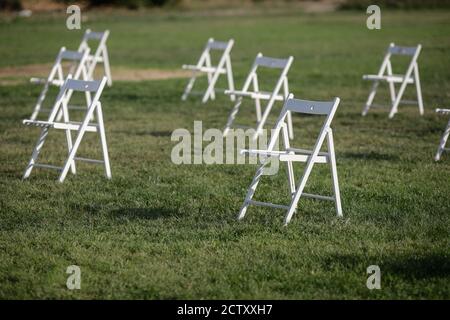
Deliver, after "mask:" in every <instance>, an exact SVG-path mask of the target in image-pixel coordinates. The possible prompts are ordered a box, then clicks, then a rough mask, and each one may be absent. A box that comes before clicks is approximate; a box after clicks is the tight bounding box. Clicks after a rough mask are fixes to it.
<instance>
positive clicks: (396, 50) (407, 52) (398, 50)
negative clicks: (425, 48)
mask: <svg viewBox="0 0 450 320" xmlns="http://www.w3.org/2000/svg"><path fill="white" fill-rule="evenodd" d="M420 49H421V45H420V44H419V45H418V46H417V47H401V46H396V45H395V44H394V43H391V44H390V46H389V49H388V51H389V53H390V54H393V55H403V56H414V55H415V54H416V52H417V51H420Z"/></svg>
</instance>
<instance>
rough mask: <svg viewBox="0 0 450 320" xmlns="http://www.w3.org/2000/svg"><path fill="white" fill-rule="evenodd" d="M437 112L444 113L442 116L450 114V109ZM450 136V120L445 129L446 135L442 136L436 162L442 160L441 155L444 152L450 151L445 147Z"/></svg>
mask: <svg viewBox="0 0 450 320" xmlns="http://www.w3.org/2000/svg"><path fill="white" fill-rule="evenodd" d="M436 112H438V113H442V114H450V109H436ZM449 135H450V120H449V121H448V123H447V126H446V127H445V130H444V133H443V134H442V137H441V141H440V143H439V147H438V150H437V152H436V156H435V157H434V160H436V161H439V160H440V159H441V155H442V153H443V152H444V151H450V148H446V147H445V145H446V144H447V139H448V136H449Z"/></svg>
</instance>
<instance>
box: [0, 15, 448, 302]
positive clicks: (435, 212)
mask: <svg viewBox="0 0 450 320" xmlns="http://www.w3.org/2000/svg"><path fill="white" fill-rule="evenodd" d="M88 17H89V19H88V21H87V22H84V23H83V29H85V28H88V27H89V28H91V29H94V30H103V29H109V30H110V31H111V37H110V40H109V51H110V56H111V57H110V58H111V64H112V65H113V67H117V66H120V67H127V68H160V69H167V70H175V69H178V68H179V67H180V66H181V64H183V63H194V62H195V60H196V59H197V58H198V55H199V54H200V51H201V49H202V47H203V45H204V43H205V41H206V39H207V38H208V37H211V36H212V37H215V38H216V39H228V38H230V37H233V38H234V39H235V41H236V44H235V47H234V49H233V53H232V61H233V67H234V73H235V76H236V77H235V78H236V84H237V86H238V87H240V86H241V85H242V82H243V79H244V77H245V76H246V74H247V72H248V70H249V68H250V65H251V62H252V60H253V59H254V57H255V55H256V54H257V53H258V52H263V53H264V54H265V55H268V56H274V57H287V56H289V55H293V56H294V57H295V60H294V64H293V66H292V68H291V71H290V73H289V80H290V87H291V91H292V92H293V93H294V94H295V95H296V97H301V98H304V99H311V100H314V99H317V100H319V99H327V100H329V99H332V98H333V97H335V96H339V97H340V98H341V101H342V102H341V105H340V107H339V109H338V112H337V114H336V117H335V121H334V124H333V128H334V137H335V144H336V153H337V166H338V174H339V179H340V186H341V196H342V205H343V211H344V218H343V219H339V218H337V217H336V216H335V210H334V206H333V204H332V203H329V202H323V201H314V200H304V199H302V200H301V201H300V203H299V208H298V211H297V213H296V214H295V215H294V218H293V220H292V222H291V224H290V225H289V226H288V227H283V226H282V222H283V216H284V212H283V211H279V210H268V209H267V210H266V209H261V208H255V207H251V208H250V209H249V211H248V213H247V216H246V218H245V220H243V221H242V222H237V221H236V220H235V217H236V214H237V212H238V210H239V208H240V206H241V204H242V201H243V199H244V197H245V192H246V189H247V187H248V185H249V184H250V182H251V179H252V177H253V174H254V172H255V169H256V166H254V165H174V164H172V162H171V160H170V154H171V150H172V147H173V146H174V145H175V143H174V142H171V140H170V135H171V133H172V131H173V130H175V129H177V128H187V129H189V130H192V128H193V122H194V120H202V121H203V127H204V129H206V128H222V127H223V126H224V124H225V122H226V117H227V115H228V112H229V111H230V109H231V104H230V102H229V101H228V100H227V99H226V98H225V97H223V96H219V97H218V99H217V100H216V101H213V102H209V103H207V104H205V105H203V104H201V103H200V102H199V101H198V99H196V98H192V99H189V100H188V101H187V102H181V101H180V96H181V93H182V91H183V89H184V86H185V83H186V81H187V80H186V79H170V80H162V81H142V82H125V81H122V82H120V81H119V82H115V83H114V85H113V87H111V88H106V89H105V91H104V96H103V109H104V118H105V124H106V130H107V132H106V133H107V140H108V144H109V150H110V158H111V164H112V172H113V179H112V180H111V181H107V180H106V179H105V178H104V175H103V171H102V168H101V167H99V166H92V165H83V164H80V165H79V167H78V168H79V169H78V175H76V176H71V175H69V176H68V177H67V179H66V181H65V182H64V184H59V183H57V182H56V178H57V176H56V173H55V172H53V171H50V172H49V171H45V170H36V171H34V172H33V173H32V176H31V178H30V179H29V180H27V181H24V182H23V181H21V175H22V173H23V170H24V169H25V166H26V164H27V161H28V160H29V157H30V155H31V152H32V148H33V146H34V143H35V140H36V139H37V135H38V132H39V131H38V129H35V128H28V127H24V126H23V125H22V124H21V120H22V119H24V118H27V117H29V115H30V114H31V111H32V107H33V105H34V103H35V100H36V98H37V95H38V94H39V91H40V88H38V87H36V86H33V85H30V84H28V83H26V82H25V81H22V82H19V83H18V84H17V83H16V84H14V85H13V84H2V85H1V86H0V112H1V117H0V298H3V299H11V298H20V299H23V298H69V299H85V298H108V299H109V298H121V299H122V298H126V299H128V298H138V299H140V298H144V299H172V298H174V299H183V298H187V299H191V298H200V299H207V298H223V299H236V298H239V299H247V298H261V299H267V298H273V299H299V298H300V299H304V298H308V299H309V298H313V299H317V298H320V299H328V298H332V299H341V298H344V299H358V298H362V299H372V298H383V299H389V298H394V299H399V298H402V299H403V298H406V299H410V298H438V299H442V298H446V299H448V298H450V286H449V277H450V255H449V223H450V215H449V213H450V197H449V194H450V155H449V154H447V155H444V156H443V159H442V161H441V162H439V163H435V162H434V161H433V156H434V153H435V151H436V148H437V145H438V142H439V139H440V135H441V134H442V131H443V129H444V127H445V125H446V123H447V121H448V117H446V116H439V115H436V114H435V113H434V109H435V108H436V107H449V104H450V94H449V92H450V73H449V70H450V59H449V53H450V38H449V34H450V11H408V12H402V11H391V12H384V11H383V13H382V29H381V30H378V31H370V30H368V29H367V28H366V26H365V23H366V21H365V19H366V17H367V16H366V14H365V12H356V11H355V12H339V13H327V14H321V15H312V14H311V15H307V14H301V13H286V14H277V15H264V16H263V15H243V16H234V17H233V16H220V15H219V16H196V15H189V16H188V15H177V14H166V15H163V14H158V15H144V14H133V15H129V14H118V13H114V12H111V13H108V14H107V15H106V14H104V15H102V14H100V13H98V12H97V13H93V14H90V15H88ZM0 21H1V22H0V43H1V46H0V57H1V59H0V70H1V68H4V67H8V66H22V65H27V64H42V63H51V62H52V61H53V60H54V57H55V54H56V53H57V51H58V49H59V47H61V46H62V45H65V46H66V47H68V48H71V49H76V48H77V46H78V44H79V41H80V39H81V35H82V32H83V31H82V30H81V31H69V30H67V29H66V28H65V16H36V17H32V18H30V19H26V20H20V19H13V20H11V19H2V20H0ZM389 42H396V43H398V44H400V45H415V44H417V43H421V44H422V45H423V51H422V55H421V56H420V58H419V66H420V73H421V81H422V90H423V96H424V101H425V115H424V116H423V117H419V115H418V110H417V107H416V106H400V108H399V113H398V114H397V115H396V116H395V118H394V119H392V120H389V119H388V117H387V115H388V114H387V112H388V111H387V109H384V110H383V109H378V110H373V111H371V112H370V113H369V115H368V116H367V117H364V118H363V117H361V115H360V112H361V109H362V105H363V102H364V100H365V98H366V96H367V94H368V91H369V84H368V83H363V82H362V80H361V76H362V74H364V73H373V72H376V71H377V70H378V67H379V65H380V63H381V59H382V56H383V53H384V51H385V49H386V47H387V45H388V44H389ZM398 66H399V68H398V70H397V72H402V71H403V70H402V68H403V67H404V66H405V64H404V63H402V62H400V64H399V65H398ZM113 71H114V69H113ZM394 71H396V70H395V65H394ZM0 76H1V71H0ZM30 76H33V75H31V74H30ZM113 77H114V74H113ZM12 78H14V77H13V76H12ZM266 85H267V86H270V82H267V83H266ZM379 94H380V95H379V97H380V100H381V102H383V101H384V102H387V99H386V97H387V96H388V92H387V90H386V87H385V86H384V87H382V89H381V90H380V91H379ZM408 97H414V90H413V88H412V87H411V88H408V90H407V98H408ZM383 98H384V99H383ZM380 100H378V101H380ZM245 106H247V107H245ZM244 107H245V108H243V111H242V113H241V117H240V122H241V123H246V124H251V123H252V121H253V119H254V114H253V112H252V111H253V108H252V107H251V104H249V103H247V104H246V105H244ZM279 108H280V106H278V107H277V108H275V110H274V112H273V117H275V115H276V113H277V112H278V111H279ZM315 123H316V122H315V121H314V119H312V118H305V119H301V118H298V117H296V118H294V126H295V133H296V139H295V140H294V141H295V142H294V145H296V146H305V143H306V142H310V141H312V137H313V134H312V132H313V131H314V128H315ZM303 136H306V140H301V139H300V137H303ZM52 142H54V143H52ZM97 146H98V139H97V137H95V136H90V137H89V138H88V139H87V140H86V141H85V142H84V143H83V145H82V147H81V149H80V154H82V155H83V156H85V155H89V156H93V157H95V156H97V157H98V156H99V153H98V151H97V150H98V148H97ZM65 152H66V151H65V146H64V138H63V134H61V133H56V134H53V135H52V136H51V137H50V139H49V141H48V144H46V148H44V150H43V152H42V154H41V159H42V161H43V162H50V163H56V164H57V163H58V162H59V163H60V162H62V160H63V159H64V154H65ZM315 169H316V170H314V171H313V174H312V176H311V178H310V182H309V184H308V185H307V190H308V191H311V192H317V193H327V192H331V183H330V177H329V171H328V168H326V167H320V165H317V166H316V168H315ZM281 172H284V171H283V170H282V171H281ZM300 172H301V167H297V169H296V173H297V176H299V174H300ZM287 188H288V186H287V184H286V182H285V177H284V175H283V174H280V175H279V176H275V177H267V178H266V179H265V180H263V183H262V184H261V187H260V189H259V190H258V191H260V192H259V193H257V195H256V198H258V199H259V200H270V201H271V202H274V203H286V202H287V201H288V197H287V191H288V189H287ZM69 265H78V266H80V268H81V273H82V274H81V277H82V284H81V290H75V291H70V290H68V289H67V288H66V279H67V276H68V275H67V274H66V273H65V272H66V268H67V266H69ZM369 265H379V266H380V268H381V273H382V279H381V281H382V282H381V286H382V288H381V290H372V291H371V290H368V289H367V287H366V279H367V274H366V268H367V267H368V266H369Z"/></svg>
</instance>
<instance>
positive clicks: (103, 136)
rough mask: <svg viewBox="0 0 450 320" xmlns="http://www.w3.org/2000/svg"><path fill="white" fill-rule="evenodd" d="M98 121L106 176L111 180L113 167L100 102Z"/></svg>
mask: <svg viewBox="0 0 450 320" xmlns="http://www.w3.org/2000/svg"><path fill="white" fill-rule="evenodd" d="M97 119H98V121H97V122H98V130H99V134H100V142H101V145H102V153H103V161H104V164H105V174H106V177H107V178H108V179H111V166H110V164H109V155H108V145H107V144H106V134H105V126H104V123H103V111H102V105H101V103H100V102H99V103H98V105H97Z"/></svg>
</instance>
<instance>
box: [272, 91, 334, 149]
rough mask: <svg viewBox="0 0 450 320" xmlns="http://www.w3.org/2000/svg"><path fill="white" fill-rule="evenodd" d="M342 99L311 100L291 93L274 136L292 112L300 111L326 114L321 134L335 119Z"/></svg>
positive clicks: (273, 144)
mask: <svg viewBox="0 0 450 320" xmlns="http://www.w3.org/2000/svg"><path fill="white" fill-rule="evenodd" d="M339 102H340V99H339V98H335V99H334V100H333V101H309V100H301V99H294V95H293V94H292V93H291V94H289V97H288V98H287V99H286V101H285V103H284V106H283V109H282V110H281V113H280V116H279V117H278V120H277V122H276V124H275V132H274V133H273V135H272V136H273V137H277V136H278V134H279V131H280V130H281V128H282V126H283V125H284V123H285V120H286V117H287V115H288V114H289V112H291V113H300V114H307V115H317V116H326V119H325V121H324V122H323V125H322V128H321V130H320V134H319V136H320V135H322V134H323V133H325V132H326V130H327V129H328V128H330V125H331V122H332V121H333V118H334V114H335V113H336V110H337V107H338V105H339ZM275 143H276V139H271V141H270V144H269V147H268V149H269V150H271V149H273V147H274V146H275Z"/></svg>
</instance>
